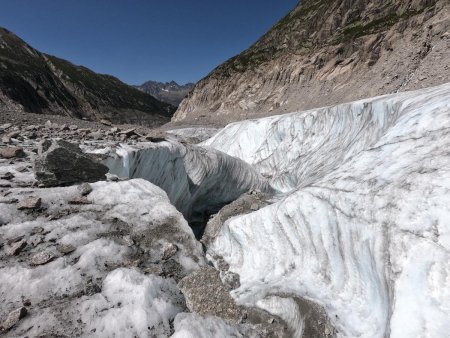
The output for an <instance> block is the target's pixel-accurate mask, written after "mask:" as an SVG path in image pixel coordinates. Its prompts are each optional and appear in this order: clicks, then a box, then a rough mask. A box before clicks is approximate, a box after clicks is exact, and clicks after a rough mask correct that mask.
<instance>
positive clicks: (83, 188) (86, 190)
mask: <svg viewBox="0 0 450 338" xmlns="http://www.w3.org/2000/svg"><path fill="white" fill-rule="evenodd" d="M77 189H78V191H79V192H80V194H81V196H87V195H89V194H90V193H91V192H92V187H91V185H90V184H89V183H83V184H80V185H79V186H78V188H77Z"/></svg>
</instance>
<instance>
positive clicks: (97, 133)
mask: <svg viewBox="0 0 450 338" xmlns="http://www.w3.org/2000/svg"><path fill="white" fill-rule="evenodd" d="M88 137H90V138H92V139H94V140H101V139H103V134H102V132H101V131H94V132H92V133H90V134H89V135H88Z"/></svg>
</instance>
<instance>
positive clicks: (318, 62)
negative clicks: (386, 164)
mask: <svg viewBox="0 0 450 338" xmlns="http://www.w3.org/2000/svg"><path fill="white" fill-rule="evenodd" d="M449 30H450V5H449V2H448V1H444V0H437V1H436V0H401V1H379V0H377V1H367V0H337V1H325V0H304V1H302V2H301V3H300V4H299V5H298V6H297V7H296V8H295V9H294V10H293V11H292V12H291V13H290V14H289V15H287V16H286V17H285V18H284V19H282V20H281V21H280V22H279V23H278V24H276V25H275V26H274V27H273V28H272V29H271V30H270V31H269V32H268V33H267V34H266V35H264V36H263V37H262V38H261V39H260V40H259V41H257V42H256V43H255V44H254V45H253V46H252V47H250V48H249V49H248V50H246V51H244V52H243V53H242V54H240V55H238V56H236V57H234V58H232V59H230V60H228V61H227V62H225V63H224V64H222V65H220V66H219V67H217V68H216V69H215V70H214V71H213V72H211V73H210V74H209V75H208V76H207V77H206V78H205V79H203V80H201V81H200V82H199V83H198V84H197V85H196V87H195V89H194V90H193V91H192V92H191V93H190V95H189V96H188V97H187V98H186V99H185V100H184V101H183V102H182V103H181V105H180V107H179V109H178V110H177V112H176V114H175V116H174V118H173V119H172V121H174V122H180V121H185V122H186V121H189V122H194V121H196V120H198V121H202V122H208V121H209V122H211V123H216V124H217V123H218V124H220V123H227V122H230V121H236V120H242V119H246V118H252V117H260V116H266V115H273V114H280V113H284V112H289V111H299V110H304V109H309V108H315V107H322V106H326V105H332V104H336V103H342V102H348V101H351V100H355V99H360V98H364V97H370V96H376V95H381V94H386V93H394V92H398V91H405V90H411V89H418V88H423V87H428V86H431V85H437V84H442V83H445V82H448V81H450V66H449V62H448V61H449V60H450V48H449V47H450V32H449Z"/></svg>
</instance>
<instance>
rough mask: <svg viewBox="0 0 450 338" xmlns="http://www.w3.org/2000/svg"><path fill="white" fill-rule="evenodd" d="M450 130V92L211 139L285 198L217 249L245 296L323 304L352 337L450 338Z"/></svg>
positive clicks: (235, 130)
mask: <svg viewBox="0 0 450 338" xmlns="http://www.w3.org/2000/svg"><path fill="white" fill-rule="evenodd" d="M449 130H450V84H446V85H443V86H439V87H434V88H427V89H423V90H420V91H416V92H408V93H402V94H396V95H390V96H384V97H378V98H373V99H367V100H361V101H357V102H354V103H349V104H344V105H340V106H335V107H328V108H322V109H317V110H311V111H308V112H299V113H292V114H288V115H282V116H275V117H269V118H263V119H259V120H250V121H243V122H238V123H234V124H231V125H229V126H228V127H226V128H224V129H223V130H221V131H220V132H219V133H218V134H216V135H215V136H214V137H213V138H212V139H210V140H207V141H205V142H204V143H203V146H208V147H212V148H215V149H218V150H221V151H224V152H226V153H227V154H229V155H231V156H236V157H239V158H241V159H243V160H245V161H247V162H248V163H250V164H252V165H254V166H255V168H257V169H258V170H260V172H262V173H263V174H264V175H265V176H267V177H270V180H271V181H270V182H271V184H272V185H273V186H274V187H276V188H277V189H278V191H280V192H283V193H284V194H283V195H281V196H280V197H279V200H278V201H277V202H276V203H274V204H272V205H269V206H267V207H264V208H262V209H260V210H258V211H255V212H252V213H250V214H246V215H241V216H236V217H233V218H231V219H229V220H228V221H226V222H225V224H224V226H223V228H222V230H221V231H220V233H219V235H218V237H217V238H216V240H215V242H214V243H213V244H212V245H211V246H210V247H209V248H208V251H207V254H208V257H209V258H210V259H211V260H213V261H214V258H215V257H217V256H218V257H223V258H224V259H225V261H226V262H227V263H228V264H229V265H230V270H231V271H232V272H234V273H238V274H239V275H240V282H241V286H240V287H239V288H238V289H236V290H234V291H233V292H232V295H233V297H234V298H235V299H236V300H237V301H238V303H239V304H245V305H249V306H251V305H259V306H262V305H261V304H262V303H261V301H263V302H267V299H266V298H267V297H269V296H272V295H276V294H290V295H293V296H296V297H300V298H305V299H308V300H311V301H314V302H316V303H317V304H320V305H322V306H323V307H324V308H325V310H326V312H327V314H328V316H329V318H330V320H331V321H332V322H333V324H334V326H335V327H336V329H337V331H338V335H339V336H341V337H384V336H386V335H390V336H391V337H446V336H448V332H449V331H450V321H449V320H448V318H450V307H449V305H448V304H450V302H449V301H450V299H449V295H450V252H449V250H450V241H449V232H450V223H449V220H450V208H449V205H450V193H449V192H450V156H449V153H448V149H450V133H449ZM265 299H266V300H265ZM290 313H292V312H289V311H286V313H285V314H284V315H283V314H280V316H281V317H283V318H289V315H290Z"/></svg>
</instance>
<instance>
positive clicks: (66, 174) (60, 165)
mask: <svg viewBox="0 0 450 338" xmlns="http://www.w3.org/2000/svg"><path fill="white" fill-rule="evenodd" d="M34 171H35V176H36V179H37V180H38V182H39V184H40V185H41V186H61V185H70V184H76V183H83V182H96V181H100V180H103V179H105V174H106V173H107V172H108V167H106V166H105V165H103V164H101V163H99V162H97V161H96V160H95V159H93V158H92V157H90V156H89V155H88V154H85V153H83V152H82V151H81V149H80V148H79V147H78V145H76V144H73V143H69V142H66V141H63V140H52V141H50V140H45V141H43V142H42V143H41V145H40V147H39V152H38V156H37V158H36V160H35V162H34Z"/></svg>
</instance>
